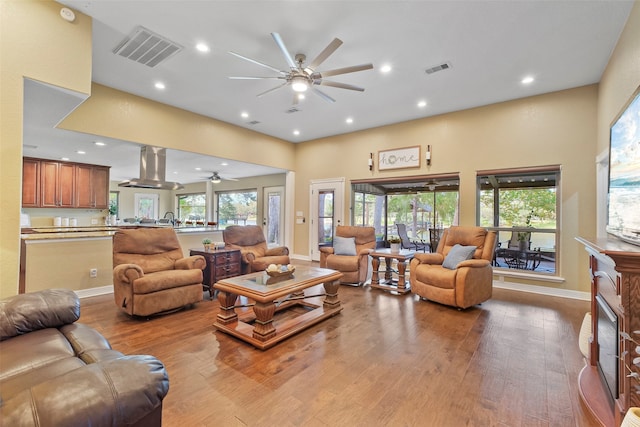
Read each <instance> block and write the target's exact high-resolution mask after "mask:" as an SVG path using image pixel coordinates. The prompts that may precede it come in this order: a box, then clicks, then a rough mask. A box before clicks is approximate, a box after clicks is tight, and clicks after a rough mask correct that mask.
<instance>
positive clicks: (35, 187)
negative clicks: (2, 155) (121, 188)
mask: <svg viewBox="0 0 640 427" xmlns="http://www.w3.org/2000/svg"><path fill="white" fill-rule="evenodd" d="M22 207H25V208H84V209H107V208H108V207H109V167H108V166H98V165H88V164H83V163H70V162H58V161H55V160H45V159H34V158H27V157H25V158H24V159H23V161H22Z"/></svg>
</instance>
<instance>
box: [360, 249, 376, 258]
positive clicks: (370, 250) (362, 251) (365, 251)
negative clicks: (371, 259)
mask: <svg viewBox="0 0 640 427" xmlns="http://www.w3.org/2000/svg"><path fill="white" fill-rule="evenodd" d="M371 252H373V249H369V248H364V249H360V252H358V256H359V257H361V256H367V255H369V254H370V253H371Z"/></svg>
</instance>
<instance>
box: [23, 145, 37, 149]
mask: <svg viewBox="0 0 640 427" xmlns="http://www.w3.org/2000/svg"><path fill="white" fill-rule="evenodd" d="M22 148H28V149H30V150H35V149H37V148H38V146H37V145H31V144H23V145H22Z"/></svg>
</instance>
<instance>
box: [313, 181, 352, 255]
mask: <svg viewBox="0 0 640 427" xmlns="http://www.w3.org/2000/svg"><path fill="white" fill-rule="evenodd" d="M310 191H311V194H310V197H309V200H310V201H311V207H310V215H309V217H310V219H311V224H309V255H310V258H311V260H313V261H320V250H319V247H320V246H324V245H331V244H333V237H334V233H335V229H336V226H338V225H342V224H343V222H344V212H343V202H344V178H336V179H327V180H315V181H311V186H310Z"/></svg>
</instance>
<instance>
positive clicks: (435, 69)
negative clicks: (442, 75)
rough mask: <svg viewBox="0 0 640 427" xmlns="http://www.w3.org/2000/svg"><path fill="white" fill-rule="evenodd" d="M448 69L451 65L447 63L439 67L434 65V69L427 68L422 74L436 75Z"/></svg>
mask: <svg viewBox="0 0 640 427" xmlns="http://www.w3.org/2000/svg"><path fill="white" fill-rule="evenodd" d="M449 68H451V64H450V63H448V62H445V63H444V64H440V65H436V66H435V67H431V68H427V69H426V70H424V72H425V73H427V74H433V73H436V72H438V71H443V70H448V69H449Z"/></svg>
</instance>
